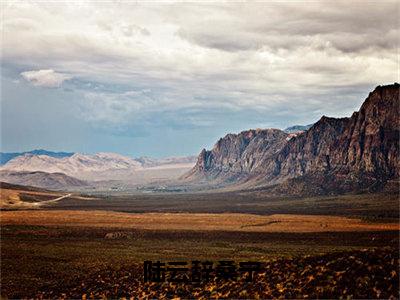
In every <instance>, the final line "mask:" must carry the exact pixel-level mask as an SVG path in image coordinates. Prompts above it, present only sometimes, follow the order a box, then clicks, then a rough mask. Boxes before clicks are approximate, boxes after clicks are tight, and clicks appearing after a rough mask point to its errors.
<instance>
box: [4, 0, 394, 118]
mask: <svg viewBox="0 0 400 300" xmlns="http://www.w3.org/2000/svg"><path fill="white" fill-rule="evenodd" d="M399 8H400V2H398V1H382V2H379V4H377V2H376V1H368V0H367V1H363V3H361V2H354V3H352V4H349V3H347V2H341V1H339V2H337V1H321V2H315V1H304V2H303V1H302V2H298V1H294V2H284V1H283V2H282V1H267V2H254V3H251V2H245V3H237V2H235V3H194V2H191V3H183V2H179V3H173V2H170V1H168V2H167V3H144V2H140V1H139V2H130V1H122V2H90V1H85V2H80V3H79V5H78V6H77V3H76V2H74V1H72V2H68V1H67V2H65V1H63V2H43V1H40V2H35V1H29V2H28V1H26V2H23V1H21V2H16V1H12V2H9V4H8V5H6V6H5V9H4V18H3V19H4V20H3V26H2V27H3V36H2V42H3V43H2V48H3V49H2V50H3V53H2V55H3V57H2V60H3V61H4V62H5V63H6V64H7V65H8V66H13V67H14V68H15V69H19V70H20V69H21V68H23V70H26V68H29V69H28V70H34V69H36V68H40V67H42V68H51V69H50V70H40V71H29V72H23V73H22V75H23V77H24V78H25V79H26V80H28V81H30V82H31V83H32V84H35V85H38V86H46V87H57V86H60V85H61V84H62V82H63V81H65V80H67V79H69V78H71V76H74V77H76V78H79V79H81V80H84V81H85V82H95V83H96V85H94V86H97V85H98V84H99V83H103V84H105V85H107V86H124V89H123V90H118V88H115V90H111V91H110V90H107V91H104V90H95V89H93V91H92V93H91V94H87V95H86V96H85V97H83V98H82V101H86V107H89V108H90V107H92V108H93V109H92V110H91V109H86V110H85V111H87V113H88V114H89V113H90V112H91V111H92V115H91V117H92V118H93V119H95V120H98V121H99V122H100V121H102V120H104V119H110V121H112V122H115V123H117V122H126V120H127V119H129V118H131V117H132V115H143V114H145V113H152V112H154V110H157V111H162V110H165V111H168V110H169V109H175V110H178V109H186V108H193V107H195V108H199V109H204V110H205V109H216V108H218V107H223V108H226V109H230V110H235V111H240V110H248V109H249V108H250V109H258V110H261V111H262V110H263V109H264V110H268V111H269V112H270V113H271V114H273V113H278V112H279V111H281V110H282V109H285V108H287V109H292V108H293V107H295V108H296V109H298V110H301V109H302V108H304V110H306V109H309V107H311V106H308V103H309V102H310V101H312V100H313V99H319V101H317V102H315V103H314V104H313V105H314V106H313V109H315V110H319V109H320V110H321V111H324V110H326V109H327V108H329V109H330V111H328V112H326V113H327V114H329V113H331V112H336V114H337V115H342V114H344V113H348V110H349V109H350V108H349V107H351V105H349V103H353V104H354V103H355V100H354V99H358V96H359V95H360V94H362V95H365V94H366V89H367V88H368V89H370V88H373V87H374V86H376V85H378V84H387V83H392V82H393V81H395V80H397V78H398V66H399V58H398V55H397V48H398V47H399V36H400V33H399V28H400V26H399V25H400V24H399V19H398V12H399ZM21 40H22V41H24V42H23V43H21ZM53 70H58V71H60V72H61V71H62V72H63V73H59V72H54V71H53ZM67 74H71V75H67ZM366 87H367V88H366ZM111 89H112V88H111ZM146 89H151V90H152V91H153V92H152V93H151V95H149V93H147V94H143V95H139V96H138V95H133V94H129V93H128V94H126V93H125V92H124V91H126V90H140V91H141V90H146ZM342 91H351V93H347V92H346V93H345V92H342ZM355 91H356V92H357V96H354V95H355ZM154 93H155V95H154ZM338 94H339V96H338ZM150 96H151V97H150ZM321 99H327V100H326V101H330V104H329V105H327V103H326V101H322V100H321ZM358 104H359V103H357V104H354V105H353V106H352V107H353V108H357V106H358ZM344 110H346V111H344ZM293 114H296V112H293ZM85 117H87V116H86V115H85ZM198 121H199V122H201V120H198Z"/></svg>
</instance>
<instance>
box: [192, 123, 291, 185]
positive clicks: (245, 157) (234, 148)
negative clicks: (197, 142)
mask: <svg viewBox="0 0 400 300" xmlns="http://www.w3.org/2000/svg"><path fill="white" fill-rule="evenodd" d="M288 136H289V135H288V134H286V133H285V132H283V131H281V130H279V129H264V130H262V129H256V130H248V131H243V132H241V133H239V134H228V135H226V136H225V137H224V138H221V139H220V140H219V141H218V142H217V143H216V144H215V146H214V148H213V149H212V150H211V151H207V150H205V149H203V150H202V151H201V153H200V155H199V157H198V159H197V163H196V165H195V166H194V168H193V169H192V170H191V171H190V172H189V173H187V174H185V175H184V178H185V179H189V180H190V179H191V180H193V179H195V180H199V179H203V180H204V179H206V180H213V181H214V182H215V183H217V182H236V181H238V180H241V179H245V178H246V177H247V176H249V175H250V174H252V173H253V172H254V170H256V169H257V168H259V167H260V163H262V161H263V160H264V159H265V158H266V157H269V156H272V155H274V154H276V153H277V152H278V151H279V150H280V149H281V148H282V147H283V146H284V145H285V143H286V139H287V138H288Z"/></svg>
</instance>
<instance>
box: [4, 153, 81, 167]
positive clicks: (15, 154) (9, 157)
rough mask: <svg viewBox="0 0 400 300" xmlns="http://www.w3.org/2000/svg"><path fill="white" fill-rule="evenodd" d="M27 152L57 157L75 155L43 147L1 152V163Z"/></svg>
mask: <svg viewBox="0 0 400 300" xmlns="http://www.w3.org/2000/svg"><path fill="white" fill-rule="evenodd" d="M25 154H32V155H47V156H50V157H56V158H63V157H69V156H72V155H74V153H73V152H53V151H47V150H43V149H38V150H32V151H26V152H12V153H7V152H0V165H4V164H5V163H7V162H8V161H9V160H12V159H13V158H15V157H17V156H22V155H25Z"/></svg>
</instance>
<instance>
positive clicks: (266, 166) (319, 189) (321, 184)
mask: <svg viewBox="0 0 400 300" xmlns="http://www.w3.org/2000/svg"><path fill="white" fill-rule="evenodd" d="M399 107H400V103H399V84H397V83H396V84H392V85H387V86H378V87H377V88H376V89H375V90H374V91H373V92H371V93H370V94H369V96H368V98H367V99H366V100H365V102H364V104H363V105H362V106H361V109H360V110H359V111H358V112H355V113H353V115H352V116H351V117H349V118H329V117H326V116H323V117H322V118H321V119H320V120H319V121H318V122H316V123H315V124H313V125H312V126H311V127H310V128H308V129H306V130H305V131H302V130H304V129H305V127H297V126H295V127H294V128H293V127H289V128H288V129H287V130H285V131H282V130H279V129H265V130H261V129H260V130H247V131H243V132H241V133H239V134H228V135H226V136H225V137H224V138H221V139H220V140H219V141H218V142H217V143H216V144H215V146H214V147H213V149H212V150H210V151H207V150H205V149H203V151H202V152H201V153H200V155H199V156H198V159H197V163H196V165H195V166H194V167H193V169H192V170H190V171H189V172H188V173H186V174H185V175H184V176H182V178H181V179H182V180H184V181H186V182H187V183H203V184H209V185H213V186H220V187H230V188H233V189H266V190H269V192H270V193H284V194H326V193H340V192H348V191H359V190H365V189H367V190H374V189H381V188H383V187H384V186H386V185H387V184H388V183H391V182H393V181H395V182H397V183H398V180H399V172H400V171H399V134H400V116H399ZM297 129H300V132H299V133H294V134H293V132H294V131H298V130H297Z"/></svg>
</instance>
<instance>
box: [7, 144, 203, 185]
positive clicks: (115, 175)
mask: <svg viewBox="0 0 400 300" xmlns="http://www.w3.org/2000/svg"><path fill="white" fill-rule="evenodd" d="M34 152H37V151H30V152H26V153H22V154H21V155H18V156H15V157H14V158H13V159H11V160H9V161H8V162H7V163H6V164H4V165H3V166H1V167H0V180H1V181H4V182H10V183H14V184H22V185H26V184H27V182H26V181H29V185H32V186H39V187H44V188H49V189H51V188H56V189H58V188H59V187H60V186H62V185H63V183H65V184H66V187H72V186H77V187H82V186H85V185H89V184H90V182H91V181H115V180H120V181H130V182H131V183H133V182H135V181H136V182H140V183H142V182H143V181H151V180H155V179H160V178H161V179H167V178H168V177H169V176H171V177H176V176H178V175H177V174H182V172H184V171H186V170H189V169H190V168H191V167H193V165H194V164H195V162H196V157H195V156H187V157H169V158H162V159H155V158H148V157H141V158H137V159H135V158H130V157H126V156H123V155H120V154H116V153H96V154H92V155H89V154H81V153H72V154H71V155H70V153H64V152H63V153H59V152H57V153H55V152H49V151H45V150H40V153H47V154H50V155H47V154H33V153H34ZM160 170H161V171H162V176H161V175H160V176H157V171H160ZM161 171H160V172H161ZM47 174H49V175H47ZM55 174H57V175H55ZM60 174H61V175H65V176H67V177H64V178H61V177H60V176H61V175H60ZM46 176H47V177H48V179H47V181H46V179H45V178H46ZM140 177H142V178H140ZM144 179H145V180H144ZM9 180H12V181H9ZM57 180H58V181H59V183H57V182H56V181H57ZM35 181H36V184H35ZM52 184H54V187H53V186H52Z"/></svg>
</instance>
